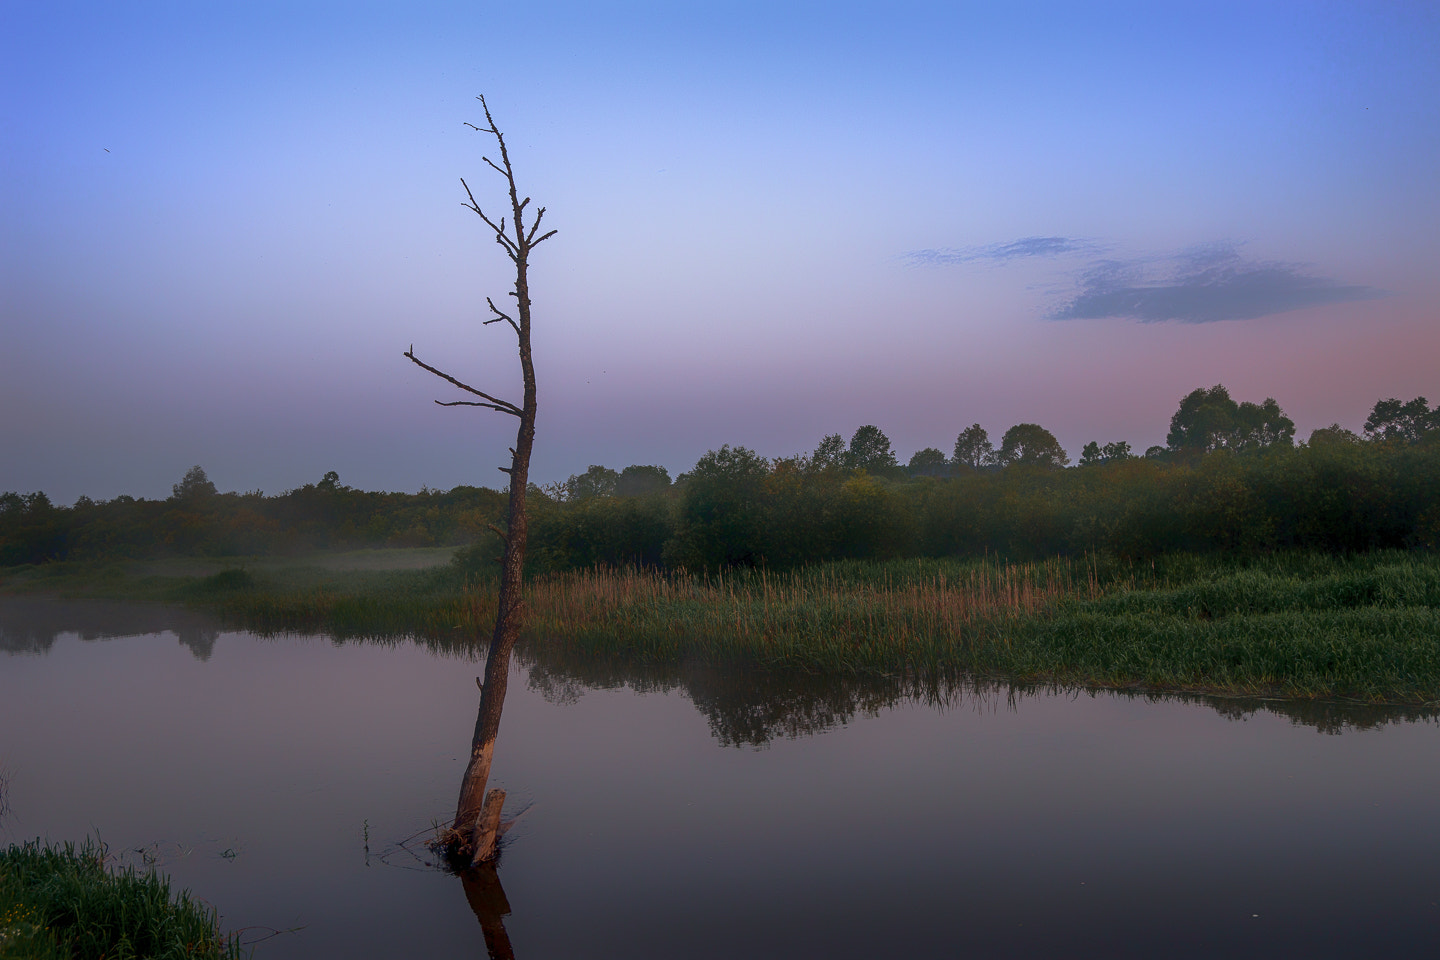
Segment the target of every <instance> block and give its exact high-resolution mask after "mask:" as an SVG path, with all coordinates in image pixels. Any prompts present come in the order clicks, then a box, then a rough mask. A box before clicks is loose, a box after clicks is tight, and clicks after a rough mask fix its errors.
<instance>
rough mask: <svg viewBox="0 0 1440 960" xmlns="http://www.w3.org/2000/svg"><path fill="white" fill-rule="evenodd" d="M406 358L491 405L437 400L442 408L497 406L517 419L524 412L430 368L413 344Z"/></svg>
mask: <svg viewBox="0 0 1440 960" xmlns="http://www.w3.org/2000/svg"><path fill="white" fill-rule="evenodd" d="M405 356H407V357H409V358H410V360H411V361H412V362H414V363H415V364H416V365H417V366H420V367H423V368H425V369H426V370H429V371H430V372H431V373H433V374H435V376H437V377H439V378H440V379H441V380H448V381H450V382H451V383H453V384H455V386H457V387H459V388H460V389H461V390H464V391H466V392H468V393H473V394H475V396H477V397H482V398H483V399H485V400H488V401H490V402H489V404H484V403H467V402H465V401H459V400H457V401H456V402H455V403H440V401H439V400H436V401H435V402H436V403H440V405H441V406H442V407H452V406H477V407H483V406H495V409H497V410H500V411H501V412H503V413H510V414H514V415H515V416H517V417H518V416H520V415H521V413H522V412H523V411H521V409H520V408H519V407H517V406H515V404H513V403H511V402H510V401H508V400H501V399H500V398H499V397H492V396H490V394H488V393H486V392H485V391H483V390H476V389H475V388H474V387H472V386H470V384H468V383H462V382H461V381H459V380H456V379H455V378H454V377H452V376H450V374H448V373H446V372H445V371H443V370H437V369H435V368H434V367H432V366H430V364H428V363H426V362H425V361H424V360H421V359H420V358H419V357H417V356H415V345H414V344H413V343H412V344H411V345H410V349H409V350H406V351H405Z"/></svg>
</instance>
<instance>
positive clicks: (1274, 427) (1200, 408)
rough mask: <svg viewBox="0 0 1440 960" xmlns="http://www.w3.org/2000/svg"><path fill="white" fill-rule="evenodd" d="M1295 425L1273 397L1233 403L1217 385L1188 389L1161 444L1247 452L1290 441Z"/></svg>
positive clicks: (1284, 444)
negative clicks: (1207, 387) (1255, 401)
mask: <svg viewBox="0 0 1440 960" xmlns="http://www.w3.org/2000/svg"><path fill="white" fill-rule="evenodd" d="M1294 437H1295V423H1294V421H1292V420H1291V419H1290V418H1289V417H1287V416H1285V413H1284V411H1283V410H1281V409H1280V405H1279V404H1278V403H1276V402H1275V399H1274V398H1273V397H1267V398H1266V400H1265V402H1264V403H1250V402H1248V401H1247V402H1245V403H1236V402H1235V401H1234V400H1233V399H1231V397H1230V391H1228V390H1226V389H1225V387H1224V386H1223V385H1221V384H1218V383H1217V384H1216V385H1215V386H1213V387H1210V388H1209V389H1208V390H1207V389H1204V388H1200V389H1197V390H1192V391H1191V392H1190V393H1188V394H1186V395H1185V397H1184V398H1182V399H1181V401H1180V408H1179V409H1178V410H1176V411H1175V415H1174V416H1172V417H1171V418H1170V433H1169V434H1168V435H1167V436H1166V438H1165V441H1166V443H1168V444H1169V446H1170V449H1171V450H1177V451H1179V450H1186V451H1198V452H1201V453H1209V452H1210V451H1212V450H1219V449H1222V448H1228V449H1231V450H1250V449H1258V448H1261V447H1268V446H1272V445H1275V444H1280V445H1283V446H1289V445H1291V444H1292V443H1293V442H1294Z"/></svg>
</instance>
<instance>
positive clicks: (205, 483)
mask: <svg viewBox="0 0 1440 960" xmlns="http://www.w3.org/2000/svg"><path fill="white" fill-rule="evenodd" d="M170 490H171V496H170V499H172V500H203V499H204V498H205V497H213V496H215V484H213V483H211V482H210V478H209V477H207V476H205V471H204V470H202V469H200V465H199V464H196V465H195V466H193V467H191V468H190V469H189V470H186V471H185V476H184V477H182V478H181V480H180V482H179V483H177V484H175V485H174V486H172V487H171V488H170Z"/></svg>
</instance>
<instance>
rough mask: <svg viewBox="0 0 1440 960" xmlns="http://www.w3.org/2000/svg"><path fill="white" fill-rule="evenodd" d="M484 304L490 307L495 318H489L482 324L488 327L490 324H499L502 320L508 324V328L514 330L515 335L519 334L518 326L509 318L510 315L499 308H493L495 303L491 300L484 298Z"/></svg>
mask: <svg viewBox="0 0 1440 960" xmlns="http://www.w3.org/2000/svg"><path fill="white" fill-rule="evenodd" d="M485 302H486V303H488V304H489V305H490V309H491V311H493V312H494V314H495V316H493V317H491V318H490V319H489V320H486V321H484V323H485V325H486V326H487V327H488V326H489V325H490V324H492V323H499V322H500V321H501V320H504V321H505V322H506V323H508V324H510V326H511V327H513V328H514V329H515V332H516V333H517V334H518V333H519V332H520V325H519V324H518V323H516V322H515V321H514V320H513V319H512V318H511V316H510V314H508V313H506V312H505V311H504V310H501V309H500V308H499V307H497V306H495V301H494V300H491V299H490V298H489V297H486V298H485Z"/></svg>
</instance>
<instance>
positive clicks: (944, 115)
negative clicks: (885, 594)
mask: <svg viewBox="0 0 1440 960" xmlns="http://www.w3.org/2000/svg"><path fill="white" fill-rule="evenodd" d="M0 38H3V39H0V79H3V83H4V87H3V89H4V91H5V93H4V94H3V99H0V122H3V123H4V125H5V129H6V130H7V135H6V136H5V137H4V138H3V140H0V332H3V342H4V344H5V347H4V349H3V350H0V449H3V450H4V451H5V453H4V455H3V456H0V490H11V489H14V490H20V491H28V490H34V489H43V490H45V491H47V492H49V493H51V494H52V496H53V497H54V498H55V499H57V500H59V501H62V502H69V501H71V500H73V499H74V498H75V497H76V496H78V495H80V494H82V493H83V494H87V495H90V496H92V497H111V496H114V495H116V494H118V493H122V492H128V493H131V494H135V495H145V496H163V495H165V494H166V493H168V491H169V486H170V484H171V483H173V482H175V481H176V480H178V479H179V477H180V476H181V474H182V473H183V472H184V470H185V469H186V468H187V467H189V466H190V465H191V464H194V463H200V464H202V465H203V466H204V467H205V468H206V470H207V471H208V472H209V473H210V475H211V477H212V479H214V480H215V481H216V483H217V484H218V485H219V486H220V487H221V489H238V490H245V489H257V488H258V489H263V490H266V491H267V492H278V491H280V490H284V489H287V488H290V487H294V486H298V485H299V484H301V483H305V482H311V481H314V480H316V479H318V478H319V477H320V475H321V474H323V473H324V472H325V471H327V470H332V469H333V470H337V471H338V472H339V473H340V475H341V478H342V480H343V481H345V482H348V483H351V484H355V485H358V486H363V487H367V488H384V489H404V490H414V489H417V488H419V487H420V486H421V485H422V484H423V485H429V486H431V487H442V488H445V487H450V486H453V485H455V484H458V483H483V484H488V485H492V486H496V485H499V484H500V483H501V482H502V481H503V479H504V476H503V475H502V474H500V473H499V472H497V471H496V470H495V466H496V465H498V464H500V463H503V462H505V458H506V456H507V454H506V449H505V448H506V447H507V446H509V445H510V443H511V442H512V437H511V434H512V432H513V421H512V420H511V419H509V418H504V417H500V416H498V415H491V414H486V413H485V412H483V411H477V410H467V409H463V408H457V409H446V410H442V409H440V408H437V407H435V406H434V405H433V404H432V403H431V401H432V400H433V399H436V398H440V399H453V397H452V396H451V395H450V394H449V393H448V392H447V391H446V390H444V389H442V387H443V384H440V383H439V382H438V381H433V380H432V379H430V378H428V377H427V375H425V374H424V373H423V372H422V371H420V370H418V369H417V368H415V367H413V366H411V365H410V364H409V363H407V362H406V361H405V360H404V359H403V358H402V357H401V353H402V352H403V351H404V349H405V348H406V347H407V346H409V345H410V344H411V343H414V345H415V349H416V351H417V353H418V354H420V355H421V356H422V357H424V358H426V359H428V360H430V361H431V362H433V363H437V364H439V365H441V366H444V367H447V368H449V369H451V370H452V372H454V373H456V374H457V375H459V376H461V377H462V378H463V379H467V380H469V381H470V382H478V383H480V384H484V385H486V386H487V388H493V391H494V392H497V393H500V394H501V395H502V396H503V395H507V394H508V393H515V392H517V391H516V389H515V384H516V383H517V382H518V373H517V371H516V368H515V362H514V359H513V346H512V340H511V339H510V338H509V337H508V336H507V334H506V331H505V330H504V329H503V328H501V327H498V326H497V327H481V326H480V324H479V321H480V319H482V310H483V305H484V297H485V296H486V295H487V294H488V295H494V296H499V295H502V294H503V293H504V291H505V290H506V289H508V285H507V278H506V270H505V268H506V266H507V264H508V261H506V260H505V259H504V258H503V256H502V255H501V254H500V252H499V250H498V249H496V248H495V246H494V244H493V241H491V240H489V239H488V238H487V236H486V234H485V231H484V230H483V229H482V225H481V224H480V223H479V222H478V219H477V218H476V217H475V216H474V214H472V213H469V212H467V211H466V210H465V209H464V208H463V207H461V206H460V201H461V199H462V198H463V193H462V191H461V188H460V183H459V178H460V177H462V176H464V177H466V178H467V180H468V181H469V182H470V184H471V186H472V187H473V188H475V190H476V192H477V196H478V197H479V198H480V199H481V201H482V204H483V203H484V202H486V199H487V195H488V197H489V198H490V200H491V202H492V203H493V202H497V201H499V199H500V194H499V193H498V189H497V185H496V182H495V178H494V177H493V175H491V176H487V170H486V168H485V167H484V166H483V164H482V162H481V160H480V157H481V155H482V154H483V153H485V152H487V151H488V144H486V143H484V141H483V140H482V139H481V138H480V137H479V136H478V135H476V134H474V133H473V132H472V131H470V130H468V129H467V128H466V127H465V126H464V125H463V123H464V121H467V120H469V121H474V120H476V119H477V118H478V117H479V104H478V103H476V102H475V100H474V99H473V98H474V96H475V95H476V94H478V93H484V94H485V95H486V96H487V98H488V100H489V102H490V104H491V105H492V107H493V109H494V112H495V116H496V119H497V121H498V122H499V124H500V125H501V127H502V129H504V130H505V131H506V133H507V136H508V138H509V141H510V143H511V145H512V154H513V157H514V160H515V162H516V165H517V169H518V171H519V174H520V179H521V186H522V188H523V189H524V190H525V191H526V192H527V193H529V194H531V195H532V196H533V197H534V198H535V202H536V203H538V204H544V205H545V206H547V207H548V208H549V213H548V214H547V220H549V221H553V226H555V227H557V228H558V229H559V230H560V233H559V234H558V235H557V236H556V237H555V239H554V240H552V241H551V242H550V243H548V244H546V245H545V246H544V247H542V248H541V250H540V251H539V253H538V255H537V262H536V264H535V267H534V271H533V274H532V277H533V290H534V295H535V317H536V320H535V323H536V331H535V336H536V362H537V369H538V376H539V380H540V403H541V407H540V421H539V432H538V439H537V445H536V453H535V461H534V475H535V478H536V479H538V480H540V481H542V482H543V481H549V480H556V479H563V478H564V477H565V476H567V475H569V474H571V473H575V472H580V471H583V470H584V469H585V468H586V466H588V465H589V464H591V463H604V464H607V465H610V466H612V467H617V468H618V467H623V466H625V465H626V464H629V463H660V464H663V465H665V466H667V467H669V468H670V470H671V472H672V473H676V472H679V471H680V470H684V469H687V468H688V467H689V466H690V465H691V464H693V463H694V461H695V459H696V457H698V456H699V455H700V454H701V453H703V452H704V451H705V450H707V449H710V448H713V447H718V446H719V445H721V444H723V443H731V444H737V443H738V444H745V445H748V446H751V447H753V448H755V449H757V450H759V451H760V452H761V453H763V454H766V455H770V456H776V455H786V454H792V453H797V452H800V451H803V450H808V449H811V448H813V447H814V446H815V444H816V442H818V440H819V439H820V437H821V436H823V435H825V434H828V433H836V432H839V433H843V434H845V435H847V436H848V435H849V434H850V433H851V432H853V430H854V429H855V428H856V427H858V426H859V425H861V424H864V423H875V424H877V425H879V426H880V427H881V428H882V429H883V430H885V431H886V433H887V434H888V435H889V436H890V437H891V438H892V439H893V440H894V441H895V445H896V447H897V450H898V452H899V453H900V454H901V457H902V459H904V458H908V456H909V455H910V454H911V453H912V452H914V451H915V450H916V449H918V448H920V447H922V446H938V447H941V448H942V449H945V450H947V451H948V449H949V447H950V446H951V444H953V442H954V438H955V435H956V434H957V433H958V432H959V431H960V430H961V429H962V428H964V427H965V426H967V425H968V424H970V423H973V422H977V421H978V422H980V423H981V424H982V425H984V426H985V427H986V428H987V429H988V430H989V431H990V433H991V435H992V436H993V437H997V438H998V436H999V434H1000V433H1002V432H1003V431H1004V430H1005V429H1006V428H1007V427H1009V426H1010V425H1012V424H1014V423H1018V422H1026V421H1029V422H1038V423H1041V424H1042V425H1044V426H1046V427H1047V428H1049V429H1050V430H1052V431H1053V432H1054V433H1055V434H1056V435H1057V437H1059V439H1060V441H1061V443H1062V444H1063V445H1065V446H1066V447H1067V448H1068V449H1069V450H1070V451H1071V453H1072V455H1073V454H1075V453H1077V452H1078V450H1079V448H1080V446H1081V445H1082V444H1084V443H1085V442H1086V441H1088V440H1098V441H1100V442H1101V443H1105V442H1108V441H1111V440H1120V439H1124V440H1128V441H1129V442H1130V443H1131V444H1132V446H1135V447H1139V448H1143V447H1145V446H1148V445H1150V444H1153V443H1159V442H1163V438H1164V434H1165V431H1166V428H1167V424H1168V420H1169V417H1170V414H1171V413H1173V412H1174V409H1175V406H1176V404H1177V402H1178V400H1179V398H1180V397H1181V396H1182V395H1184V394H1185V393H1187V392H1189V391H1190V390H1191V389H1193V388H1195V387H1198V386H1209V385H1211V384H1214V383H1224V384H1225V385H1226V386H1227V387H1229V388H1230V390H1231V392H1232V394H1233V395H1235V396H1236V397H1237V398H1239V399H1247V400H1256V401H1258V400H1261V399H1263V398H1265V397H1267V396H1274V397H1275V398H1276V399H1278V400H1279V402H1280V404H1281V406H1282V407H1284V408H1285V410H1286V411H1287V412H1288V413H1289V414H1290V415H1291V416H1292V417H1293V418H1294V419H1295V420H1296V422H1297V424H1298V425H1299V427H1300V432H1301V435H1302V436H1303V435H1306V434H1308V432H1309V430H1311V429H1313V428H1315V427H1319V426H1324V425H1327V424H1329V423H1331V422H1332V421H1339V422H1340V423H1342V424H1344V425H1347V426H1350V427H1352V428H1355V427H1358V426H1359V424H1360V423H1361V422H1362V421H1363V420H1364V417H1365V415H1366V413H1367V412H1368V410H1369V408H1370V406H1371V405H1372V404H1373V403H1374V402H1375V401H1376V400H1377V399H1380V398H1382V397H1389V396H1398V397H1401V398H1405V399H1408V398H1409V397H1412V396H1415V395H1420V394H1423V395H1426V396H1429V397H1430V398H1431V400H1432V402H1433V401H1437V400H1440V372H1437V371H1440V270H1437V269H1436V268H1435V264H1436V263H1437V262H1440V227H1437V226H1436V225H1437V224H1440V190H1437V189H1436V184H1435V174H1434V171H1435V170H1437V169H1440V14H1437V12H1436V8H1435V7H1433V6H1432V5H1429V4H1421V3H1414V4H1379V3H1356V4H1314V3H1306V4H1234V5H1227V4H1219V3H1203V4H1193V5H1185V4H1085V5H1080V4H1023V3H1022V4H989V3H987V4H968V5H967V4H945V5H926V4H914V5H904V4H901V5H898V6H897V5H895V4H886V5H883V6H881V5H868V4H837V3H826V4H773V3H772V4H723V5H721V4H717V5H691V4H685V5H680V4H676V5H644V4H624V5H600V4H525V5H498V4H487V3H470V4H434V5H425V4H407V5H403V6H402V5H398V4H372V5H364V4H353V3H347V4H331V5H326V4H263V3H246V4H220V3H217V4H205V5H197V4H178V3H177V4H136V5H130V6H127V7H123V8H122V7H120V6H118V5H113V4H64V3H47V4H19V3H10V4H6V5H4V6H3V8H0ZM487 191H488V194H487Z"/></svg>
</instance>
